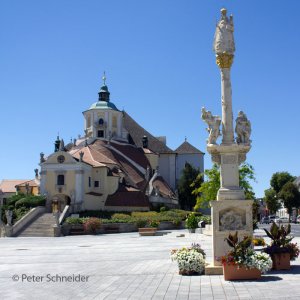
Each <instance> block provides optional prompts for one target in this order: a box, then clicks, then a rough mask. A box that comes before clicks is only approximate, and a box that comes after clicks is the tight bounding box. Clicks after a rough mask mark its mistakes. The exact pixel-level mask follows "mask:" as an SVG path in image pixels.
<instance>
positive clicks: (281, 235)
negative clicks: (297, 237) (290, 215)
mask: <svg viewBox="0 0 300 300" xmlns="http://www.w3.org/2000/svg"><path fill="white" fill-rule="evenodd" d="M264 230H265V232H266V234H267V236H268V237H269V238H270V239H271V244H270V245H268V246H267V247H266V248H265V249H264V251H265V252H266V253H268V254H270V255H271V257H272V260H273V269H274V270H287V269H290V267H291V265H290V261H291V260H295V259H296V258H297V257H298V256H299V247H298V245H297V243H291V241H292V239H293V237H291V236H290V235H289V234H290V233H291V225H290V224H288V225H287V226H284V225H281V226H278V225H277V224H276V223H272V225H271V228H270V231H268V230H267V229H264Z"/></svg>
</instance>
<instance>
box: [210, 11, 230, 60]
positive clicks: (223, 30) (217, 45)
mask: <svg viewBox="0 0 300 300" xmlns="http://www.w3.org/2000/svg"><path fill="white" fill-rule="evenodd" d="M226 13H227V10H226V9H225V8H222V9H221V20H220V21H219V22H218V24H217V26H216V32H215V38H214V44H213V50H214V52H215V53H216V55H220V54H221V55H222V54H229V55H233V54H234V52H235V44H234V38H233V30H234V27H233V16H232V15H231V16H230V17H229V19H228V17H227V15H226Z"/></svg>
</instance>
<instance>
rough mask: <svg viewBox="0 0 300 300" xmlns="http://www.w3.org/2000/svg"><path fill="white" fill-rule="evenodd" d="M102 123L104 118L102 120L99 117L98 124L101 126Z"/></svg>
mask: <svg viewBox="0 0 300 300" xmlns="http://www.w3.org/2000/svg"><path fill="white" fill-rule="evenodd" d="M103 124H104V120H103V119H102V118H100V119H99V125H100V126H103Z"/></svg>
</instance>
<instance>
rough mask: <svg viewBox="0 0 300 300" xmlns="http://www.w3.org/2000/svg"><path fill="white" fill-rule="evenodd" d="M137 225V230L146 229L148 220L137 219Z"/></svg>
mask: <svg viewBox="0 0 300 300" xmlns="http://www.w3.org/2000/svg"><path fill="white" fill-rule="evenodd" d="M135 224H136V226H137V228H144V227H145V226H146V224H147V220H146V219H137V220H136V221H135Z"/></svg>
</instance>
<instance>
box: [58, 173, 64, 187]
mask: <svg viewBox="0 0 300 300" xmlns="http://www.w3.org/2000/svg"><path fill="white" fill-rule="evenodd" d="M64 184H65V175H58V176H57V185H64Z"/></svg>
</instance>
